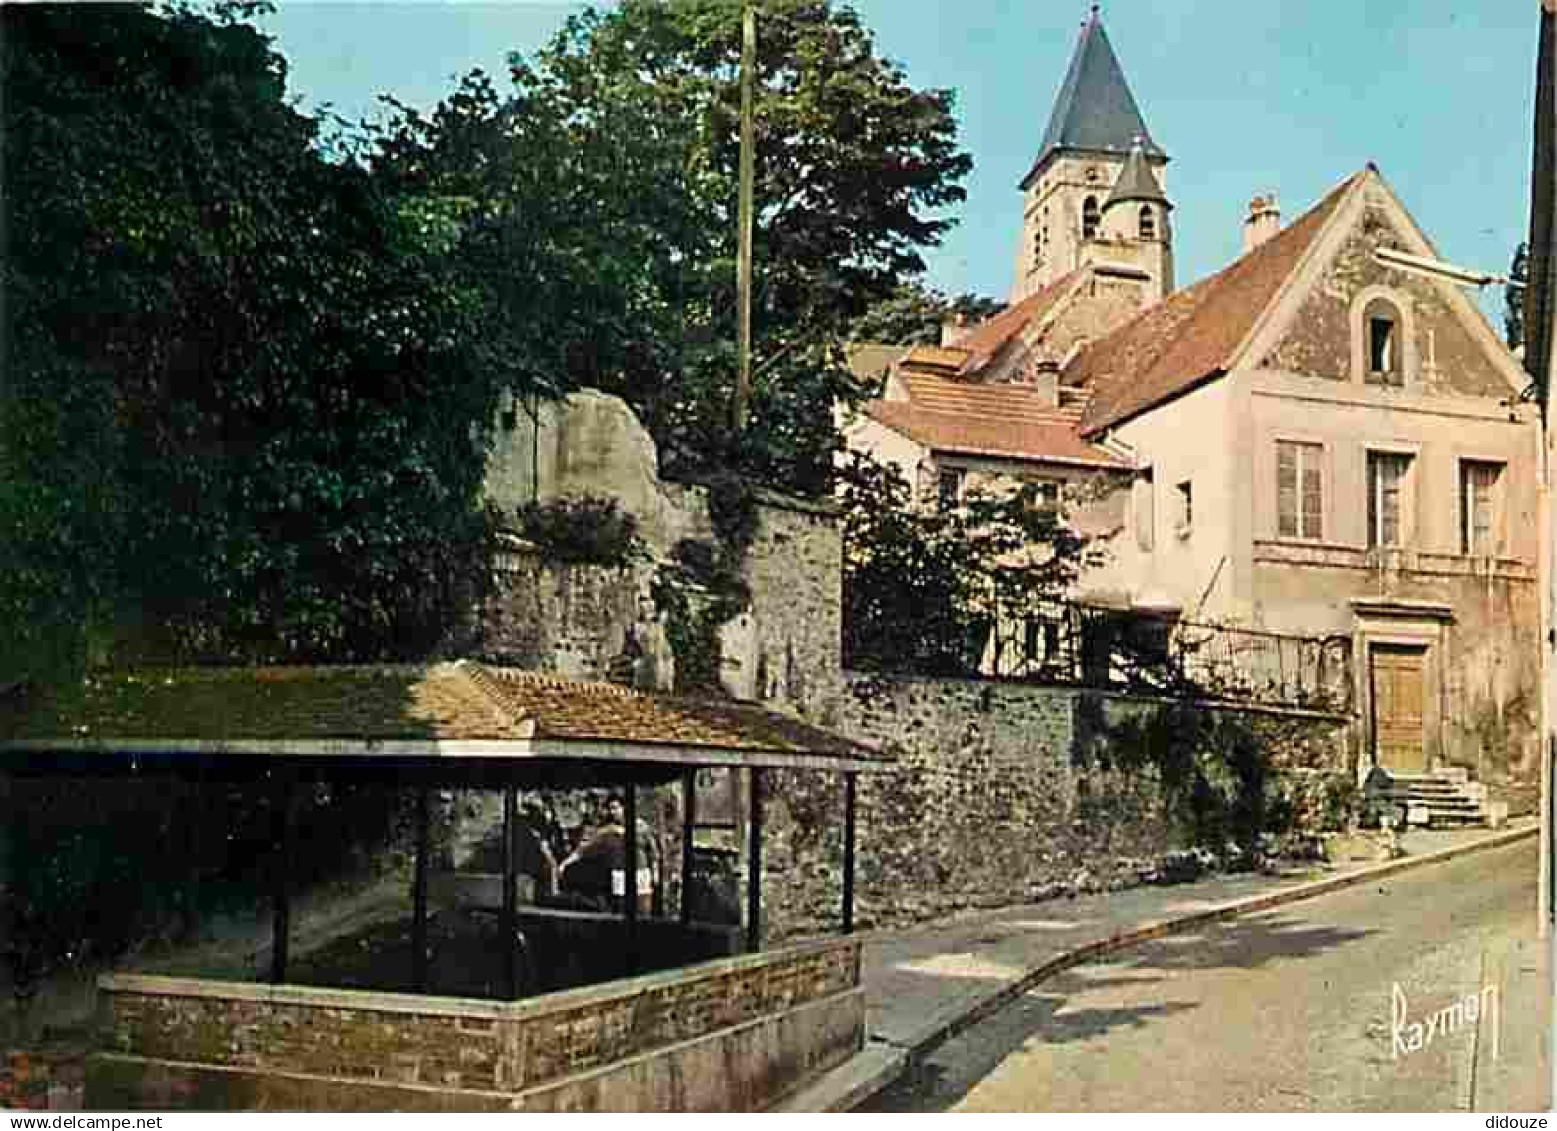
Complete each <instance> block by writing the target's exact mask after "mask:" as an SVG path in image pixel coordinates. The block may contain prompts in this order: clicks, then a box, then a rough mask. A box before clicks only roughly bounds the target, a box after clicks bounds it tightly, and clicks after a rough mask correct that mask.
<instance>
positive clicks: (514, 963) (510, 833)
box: [498, 785, 519, 1001]
mask: <svg viewBox="0 0 1557 1131" xmlns="http://www.w3.org/2000/svg"><path fill="white" fill-rule="evenodd" d="M518 809H519V797H518V793H517V792H516V791H515V789H514V787H513V786H511V785H508V786H504V787H503V919H502V923H501V924H500V926H499V929H498V935H499V938H500V939H501V944H502V947H503V996H505V997H506V998H508V1000H509V1001H512V1000H514V998H516V997H518V996H519V892H518V890H517V888H518V871H519V868H518V863H519V853H518V851H517V849H516V848H515V846H514V837H515V836H516V835H518V832H519V819H518Z"/></svg>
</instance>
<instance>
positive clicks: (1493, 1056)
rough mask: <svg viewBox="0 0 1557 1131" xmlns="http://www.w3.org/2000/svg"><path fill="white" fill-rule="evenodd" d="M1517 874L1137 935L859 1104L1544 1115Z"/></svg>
mask: <svg viewBox="0 0 1557 1131" xmlns="http://www.w3.org/2000/svg"><path fill="white" fill-rule="evenodd" d="M1536 877H1537V846H1536V843H1535V842H1534V841H1533V840H1532V841H1525V842H1522V843H1520V844H1518V845H1515V846H1512V847H1509V848H1505V849H1498V850H1493V851H1488V852H1483V853H1477V854H1475V855H1472V856H1469V857H1465V858H1463V859H1460V860H1456V861H1452V862H1450V863H1447V864H1442V865H1436V866H1433V867H1430V868H1424V869H1420V870H1417V871H1412V872H1407V873H1404V874H1402V875H1399V876H1396V877H1393V878H1390V879H1385V880H1380V881H1377V882H1376V883H1373V884H1367V885H1362V886H1359V887H1356V888H1351V889H1348V890H1345V891H1341V892H1337V893H1335V894H1333V895H1329V896H1324V897H1321V898H1318V899H1314V900H1310V901H1307V902H1303V903H1296V904H1291V905H1288V906H1286V907H1282V908H1277V909H1275V910H1272V911H1269V912H1265V913H1262V914H1258V915H1253V916H1249V917H1246V918H1242V919H1237V920H1232V921H1230V922H1227V923H1224V924H1221V925H1215V926H1210V927H1207V928H1205V929H1203V930H1199V931H1195V932H1191V933H1188V934H1183V935H1176V936H1173V937H1170V938H1167V939H1163V940H1160V941H1158V942H1153V943H1148V944H1144V945H1142V946H1141V947H1139V948H1136V949H1134V950H1130V951H1126V952H1122V953H1121V954H1119V955H1116V956H1115V957H1114V958H1113V959H1112V960H1109V961H1106V962H1101V963H1098V964H1096V965H1092V966H1084V967H1078V968H1077V969H1075V970H1072V971H1069V972H1067V973H1065V974H1062V975H1060V976H1058V977H1056V978H1054V979H1051V980H1050V981H1047V982H1045V983H1043V984H1041V985H1040V986H1038V987H1037V988H1036V989H1035V990H1033V991H1032V992H1031V993H1029V994H1028V995H1026V996H1025V997H1023V998H1021V999H1018V1000H1017V1001H1016V1002H1014V1003H1012V1005H1010V1006H1009V1007H1007V1008H1006V1009H1005V1010H1003V1011H1002V1012H1001V1013H999V1014H997V1015H995V1016H994V1017H992V1018H990V1019H989V1020H988V1021H986V1022H984V1023H982V1024H980V1025H977V1026H975V1027H974V1028H973V1029H971V1030H970V1031H969V1032H968V1033H966V1034H964V1035H963V1036H962V1037H959V1038H957V1039H956V1040H954V1041H951V1042H949V1043H948V1044H946V1045H945V1046H943V1047H942V1048H941V1049H940V1050H939V1051H938V1052H936V1053H934V1054H932V1055H931V1056H930V1057H929V1058H928V1059H927V1060H926V1061H925V1062H924V1063H923V1064H922V1065H920V1066H918V1067H917V1068H916V1069H915V1070H913V1071H912V1072H911V1073H910V1075H909V1076H907V1077H905V1078H904V1079H903V1080H902V1081H900V1082H899V1083H898V1084H897V1085H895V1086H894V1087H893V1088H892V1089H890V1090H889V1091H888V1092H886V1093H884V1094H883V1095H881V1096H879V1097H877V1098H876V1100H875V1101H873V1102H872V1103H871V1104H870V1105H869V1106H868V1107H867V1109H866V1110H875V1111H944V1110H963V1111H1054V1110H1058V1111H1137V1110H1146V1111H1196V1110H1201V1111H1335V1110H1359V1111H1455V1110H1460V1111H1464V1110H1478V1111H1536V1110H1540V1111H1544V1110H1546V1109H1547V1108H1548V1107H1549V1094H1550V1093H1549V1086H1548V1081H1549V1079H1550V1072H1549V1070H1548V1068H1547V1060H1546V1049H1545V1043H1546V1041H1545V1034H1546V1030H1547V1024H1548V1021H1547V1018H1548V1012H1547V1001H1548V995H1547V992H1546V991H1547V987H1548V986H1549V984H1550V981H1549V978H1548V976H1547V964H1546V959H1545V953H1546V944H1545V943H1544V942H1537V940H1536V937H1535V889H1536V882H1537V879H1536ZM1468 999H1474V1000H1475V1003H1476V1004H1475V1006H1474V1007H1472V1005H1471V1003H1470V1000H1468ZM1456 1003H1458V1008H1454V1007H1455V1006H1456ZM1443 1010H1450V1012H1446V1013H1443V1014H1442V1015H1441V1017H1440V1020H1439V1022H1438V1023H1437V1024H1433V1023H1432V1022H1431V1021H1430V1018H1432V1017H1434V1016H1436V1015H1439V1014H1440V1011H1443ZM1473 1013H1474V1014H1476V1015H1477V1016H1476V1020H1475V1021H1472V1020H1471V1015H1472V1014H1473ZM1413 1025H1419V1026H1420V1029H1419V1030H1413V1029H1412V1028H1411V1026H1413ZM1397 1038H1398V1040H1397Z"/></svg>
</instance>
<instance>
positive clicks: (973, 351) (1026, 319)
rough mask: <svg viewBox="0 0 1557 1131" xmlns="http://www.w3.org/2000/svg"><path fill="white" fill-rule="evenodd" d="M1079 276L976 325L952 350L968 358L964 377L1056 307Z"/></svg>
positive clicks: (1072, 275)
mask: <svg viewBox="0 0 1557 1131" xmlns="http://www.w3.org/2000/svg"><path fill="white" fill-rule="evenodd" d="M1080 273H1081V272H1080V271H1079V270H1077V271H1072V272H1070V273H1069V274H1067V275H1064V276H1062V277H1061V278H1059V279H1056V280H1055V281H1054V282H1052V283H1050V284H1049V285H1048V286H1047V287H1044V288H1043V289H1042V290H1038V291H1034V292H1033V293H1032V294H1030V295H1028V296H1027V297H1026V298H1024V299H1023V300H1022V301H1021V302H1019V303H1016V304H1014V305H1012V306H1008V307H1006V309H1004V310H1002V311H1001V312H1000V313H999V314H996V315H993V316H992V317H989V318H986V319H985V320H984V321H983V322H980V323H979V324H978V326H976V327H975V328H974V329H973V331H972V333H970V334H969V335H968V336H967V337H965V338H963V339H962V340H961V341H959V342H957V343H956V344H955V346H954V348H956V349H960V350H962V351H963V352H964V353H966V354H967V355H968V357H967V361H966V362H964V364H963V367H962V370H961V371H962V372H964V373H966V372H969V371H970V370H974V369H982V368H983V367H984V366H985V365H987V364H988V363H989V359H990V358H992V357H994V355H995V354H996V353H997V352H999V351H1000V349H1001V348H1002V347H1003V346H1004V345H1005V344H1006V343H1007V342H1009V341H1010V340H1011V339H1012V338H1014V337H1016V335H1017V334H1020V333H1021V332H1022V331H1023V330H1025V329H1026V328H1027V327H1028V326H1030V325H1031V324H1032V323H1033V322H1035V321H1037V320H1038V319H1040V318H1042V317H1043V316H1044V315H1046V314H1048V313H1049V311H1050V310H1052V309H1053V308H1054V307H1055V306H1056V305H1058V303H1059V301H1060V299H1061V298H1063V297H1064V296H1065V294H1066V293H1067V292H1068V291H1069V289H1070V286H1071V284H1073V283H1074V282H1075V281H1076V278H1077V276H1078V275H1080Z"/></svg>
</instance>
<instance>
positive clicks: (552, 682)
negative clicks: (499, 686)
mask: <svg viewBox="0 0 1557 1131" xmlns="http://www.w3.org/2000/svg"><path fill="white" fill-rule="evenodd" d="M460 663H461V664H468V665H469V667H470V668H471V669H473V670H476V671H479V672H481V673H482V675H484V676H485V677H486V678H487V679H491V680H493V681H496V682H502V681H504V680H509V681H512V682H515V683H533V684H535V685H537V686H539V687H547V688H552V689H555V690H559V691H566V690H568V689H569V688H580V687H582V688H587V689H588V690H590V691H591V692H593V693H595V694H597V695H613V696H616V697H618V698H621V699H642V698H645V695H644V693H643V692H642V691H639V690H638V689H637V688H634V687H623V686H622V685H621V684H619V683H608V682H606V681H605V680H601V679H579V678H577V677H576V676H568V675H559V674H557V673H556V672H537V671H531V670H530V669H528V668H511V667H504V666H500V665H495V664H484V663H479V662H476V661H466V660H461V661H460Z"/></svg>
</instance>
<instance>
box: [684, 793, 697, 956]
mask: <svg viewBox="0 0 1557 1131" xmlns="http://www.w3.org/2000/svg"><path fill="white" fill-rule="evenodd" d="M696 831H697V771H696V770H687V771H686V772H685V773H683V774H682V775H681V925H682V926H683V927H689V926H691V925H692V857H693V849H694V848H695V847H696V845H695V844H694V841H693V837H694V835H695V833H696Z"/></svg>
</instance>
